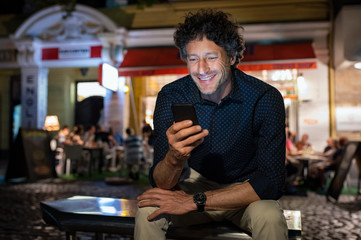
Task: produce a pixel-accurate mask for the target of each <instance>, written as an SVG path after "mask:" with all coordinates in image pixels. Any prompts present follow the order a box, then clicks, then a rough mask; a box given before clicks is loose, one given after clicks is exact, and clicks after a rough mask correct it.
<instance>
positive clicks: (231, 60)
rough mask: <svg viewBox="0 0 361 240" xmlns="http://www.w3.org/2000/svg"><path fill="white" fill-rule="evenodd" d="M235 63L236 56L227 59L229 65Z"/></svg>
mask: <svg viewBox="0 0 361 240" xmlns="http://www.w3.org/2000/svg"><path fill="white" fill-rule="evenodd" d="M235 62H236V56H232V57H230V58H229V63H230V64H231V65H233V64H234V63H235Z"/></svg>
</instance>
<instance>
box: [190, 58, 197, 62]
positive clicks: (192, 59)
mask: <svg viewBox="0 0 361 240" xmlns="http://www.w3.org/2000/svg"><path fill="white" fill-rule="evenodd" d="M188 61H190V62H195V61H197V58H189V59H188Z"/></svg>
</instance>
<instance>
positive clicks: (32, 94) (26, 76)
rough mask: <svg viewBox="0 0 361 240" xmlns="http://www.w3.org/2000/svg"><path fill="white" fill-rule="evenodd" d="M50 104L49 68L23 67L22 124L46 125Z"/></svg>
mask: <svg viewBox="0 0 361 240" xmlns="http://www.w3.org/2000/svg"><path fill="white" fill-rule="evenodd" d="M47 104H48V69H47V68H41V67H22V68H21V126H22V127H26V128H38V129H42V128H43V127H44V121H45V117H46V114H47Z"/></svg>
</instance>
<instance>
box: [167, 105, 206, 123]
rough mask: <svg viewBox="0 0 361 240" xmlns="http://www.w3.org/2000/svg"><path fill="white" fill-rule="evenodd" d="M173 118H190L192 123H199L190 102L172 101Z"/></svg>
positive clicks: (180, 119) (177, 120) (181, 119)
mask: <svg viewBox="0 0 361 240" xmlns="http://www.w3.org/2000/svg"><path fill="white" fill-rule="evenodd" d="M172 112H173V119H174V121H175V122H181V121H184V120H192V122H193V125H199V123H198V118H197V113H196V109H195V108H194V106H193V104H190V103H173V104H172Z"/></svg>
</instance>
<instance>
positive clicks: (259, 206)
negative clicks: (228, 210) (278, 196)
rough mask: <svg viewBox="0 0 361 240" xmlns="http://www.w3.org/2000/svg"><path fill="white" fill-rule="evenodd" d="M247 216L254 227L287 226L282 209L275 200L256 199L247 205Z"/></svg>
mask: <svg viewBox="0 0 361 240" xmlns="http://www.w3.org/2000/svg"><path fill="white" fill-rule="evenodd" d="M247 210H248V211H249V216H251V219H252V220H251V222H252V225H254V227H255V226H256V225H258V226H259V225H262V226H278V227H282V226H287V225H286V221H285V217H284V215H283V212H282V209H281V208H280V207H279V204H278V202H277V201H273V200H262V201H256V202H254V203H252V204H250V205H249V206H248V209H247Z"/></svg>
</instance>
